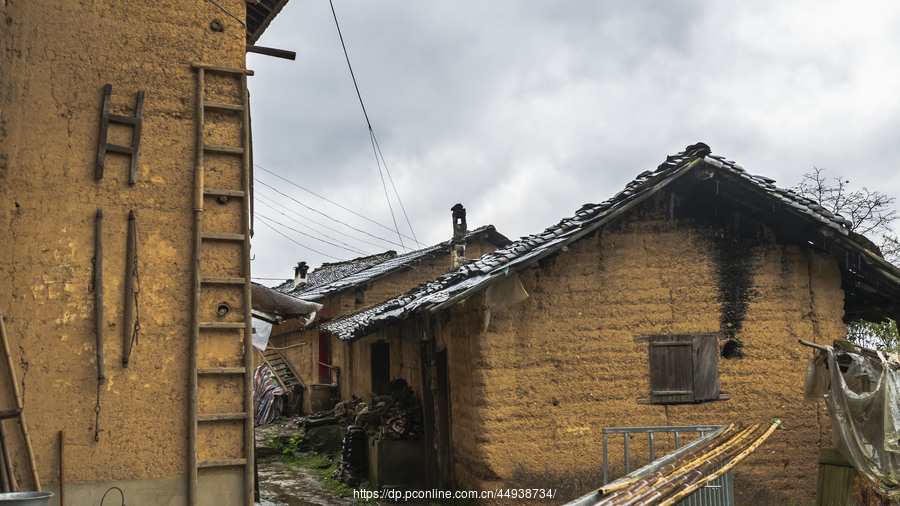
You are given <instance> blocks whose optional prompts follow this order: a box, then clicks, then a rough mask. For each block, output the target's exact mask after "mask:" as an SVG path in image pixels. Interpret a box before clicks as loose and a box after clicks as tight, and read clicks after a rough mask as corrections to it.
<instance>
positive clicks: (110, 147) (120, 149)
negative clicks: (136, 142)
mask: <svg viewBox="0 0 900 506" xmlns="http://www.w3.org/2000/svg"><path fill="white" fill-rule="evenodd" d="M106 151H112V152H113V153H124V154H126V155H133V154H134V148H132V147H128V146H119V145H118V144H107V145H106Z"/></svg>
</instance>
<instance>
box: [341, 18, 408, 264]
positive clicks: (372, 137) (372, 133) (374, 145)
mask: <svg viewBox="0 0 900 506" xmlns="http://www.w3.org/2000/svg"><path fill="white" fill-rule="evenodd" d="M328 4H329V5H330V6H331V15H332V16H333V17H334V26H335V28H337V32H338V38H340V40H341V49H343V50H344V58H345V59H346V60H347V68H348V69H350V77H351V78H352V79H353V87H354V88H355V89H356V98H358V99H359V106H360V107H362V111H363V116H364V117H365V118H366V125H368V127H369V138H370V140H371V141H372V150H373V151H374V152H375V163H376V165H378V175H379V176H380V177H381V186H382V187H383V188H384V197H385V200H387V204H388V209H390V211H391V220H393V222H394V228H395V229H396V231H397V237H399V238H400V244H401V245H402V244H403V234H401V233H400V227H398V226H397V218H396V217H395V216H394V207H393V206H392V205H391V199H390V196H389V195H388V191H387V185H386V184H385V182H384V174H382V172H381V162H383V161H384V156H383V155H382V157H381V161H379V159H378V155H379V153H381V148H380V147H379V146H378V140H377V139H376V138H375V131H374V130H373V129H372V122H371V121H369V113H368V112H366V105H365V104H364V103H363V99H362V93H360V91H359V83H357V82H356V74H355V73H354V72H353V65H351V64H350V55H349V54H348V53H347V45H346V44H345V43H344V34H343V33H342V32H341V25H340V23H338V18H337V12H336V11H335V10H334V2H333V1H332V0H328ZM384 171H385V172H387V173H388V178H389V179H391V186H392V187H394V194H395V195H397V201H398V202H400V207H401V208H403V201H402V200H400V194H399V193H397V187H396V186H394V181H393V178H391V173H390V171H389V170H388V167H387V163H385V164H384ZM403 215H404V216H406V210H405V209H404V210H403ZM406 223H407V225H408V226H409V230H410V232H412V234H413V237H415V235H416V233H415V232H414V231H413V229H412V224H411V223H410V222H409V216H406ZM414 240H415V239H414ZM416 242H417V243H418V242H419V241H416ZM402 247H403V249H406V246H402Z"/></svg>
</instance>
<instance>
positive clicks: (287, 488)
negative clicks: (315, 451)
mask: <svg viewBox="0 0 900 506" xmlns="http://www.w3.org/2000/svg"><path fill="white" fill-rule="evenodd" d="M296 431H297V421H296V420H295V419H294V420H282V421H279V422H275V423H272V424H269V425H264V426H261V427H257V428H256V447H257V448H261V447H266V438H267V437H269V436H273V435H274V436H282V435H290V434H293V433H294V432H296ZM258 465H259V498H260V502H259V503H257V504H259V505H260V506H347V505H352V504H355V502H354V501H353V500H352V499H346V498H341V497H337V496H335V495H334V493H332V492H331V491H330V490H327V489H325V488H324V487H322V485H321V483H320V482H319V480H318V479H316V478H315V477H314V476H313V475H312V472H311V471H310V470H308V469H305V468H303V467H298V466H289V465H287V464H285V463H284V462H283V461H282V460H281V458H280V457H279V456H278V455H277V454H276V455H273V456H270V457H260V458H259V460H258Z"/></svg>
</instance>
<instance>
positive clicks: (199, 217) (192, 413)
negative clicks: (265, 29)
mask: <svg viewBox="0 0 900 506" xmlns="http://www.w3.org/2000/svg"><path fill="white" fill-rule="evenodd" d="M204 77H205V76H204V69H203V68H198V69H197V118H196V119H197V134H196V135H197V146H196V151H197V153H196V154H197V164H196V166H195V167H194V258H193V263H194V265H193V267H194V268H193V271H194V272H193V292H194V293H193V298H192V300H191V310H192V312H193V322H192V323H193V325H192V329H191V345H190V357H189V359H188V360H189V362H188V369H189V371H190V372H189V376H190V378H189V380H190V387H189V390H188V418H189V422H188V423H190V427H189V430H188V504H189V505H190V506H195V505H196V504H197V501H198V498H199V494H198V490H197V481H198V472H197V469H198V462H197V415H198V406H197V357H198V347H199V341H200V260H201V258H202V254H203V247H202V239H203V236H202V227H203V122H204V111H203V101H204V100H205V98H204V97H205V95H204Z"/></svg>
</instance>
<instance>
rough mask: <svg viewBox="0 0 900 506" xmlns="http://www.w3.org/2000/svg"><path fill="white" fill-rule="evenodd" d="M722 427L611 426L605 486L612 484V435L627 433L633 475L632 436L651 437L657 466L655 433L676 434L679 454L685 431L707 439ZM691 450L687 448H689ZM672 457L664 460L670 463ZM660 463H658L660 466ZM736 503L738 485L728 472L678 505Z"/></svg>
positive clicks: (606, 432)
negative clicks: (610, 467) (610, 477)
mask: <svg viewBox="0 0 900 506" xmlns="http://www.w3.org/2000/svg"><path fill="white" fill-rule="evenodd" d="M721 427H722V426H721V425H681V426H670V427H610V428H606V429H603V484H604V485H606V484H607V483H608V478H609V477H608V473H609V464H608V460H609V454H608V452H607V446H608V444H607V440H608V435H609V434H623V435H624V439H625V444H624V446H625V451H624V457H625V474H626V475H627V474H630V473H631V462H630V461H631V455H630V454H629V437H630V435H631V434H647V437H648V439H649V442H650V462H651V463H653V462H654V461H656V446H655V443H656V441H655V436H654V434H655V433H658V432H664V433H674V435H675V451H676V452H677V451H678V450H679V449H680V448H681V433H682V432H699V433H700V438H703V437H704V436H706V434H707V433H710V432H715V431H717V430H719V429H720V428H721ZM713 436H714V434H710V437H713ZM699 443H701V441H700V440H699V439H698V440H694V441H693V442H691V443H690V444H689V445H688V446H693V445H697V444H699ZM685 450H687V448H685ZM671 457H673V455H670V457H664V458H663V460H666V459H667V458H671ZM659 464H660V463H657V465H659ZM723 465H725V463H724V462H723V463H720V464H719V465H717V466H716V467H715V468H713V469H711V470H710V471H709V472H710V473H712V472H714V471H716V470H717V469H719V468H720V467H722V466H723ZM733 504H734V484H733V481H732V476H731V471H728V472H726V473H725V474H723V475H722V476H719V477H718V478H716V479H715V480H714V481H712V482H710V483H708V484H707V485H705V486H703V487H701V488H700V489H699V490H697V491H696V492H694V493H693V494H691V495H689V496H687V497H685V498H684V499H682V500H681V501H679V502H678V505H679V506H732V505H733Z"/></svg>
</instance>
